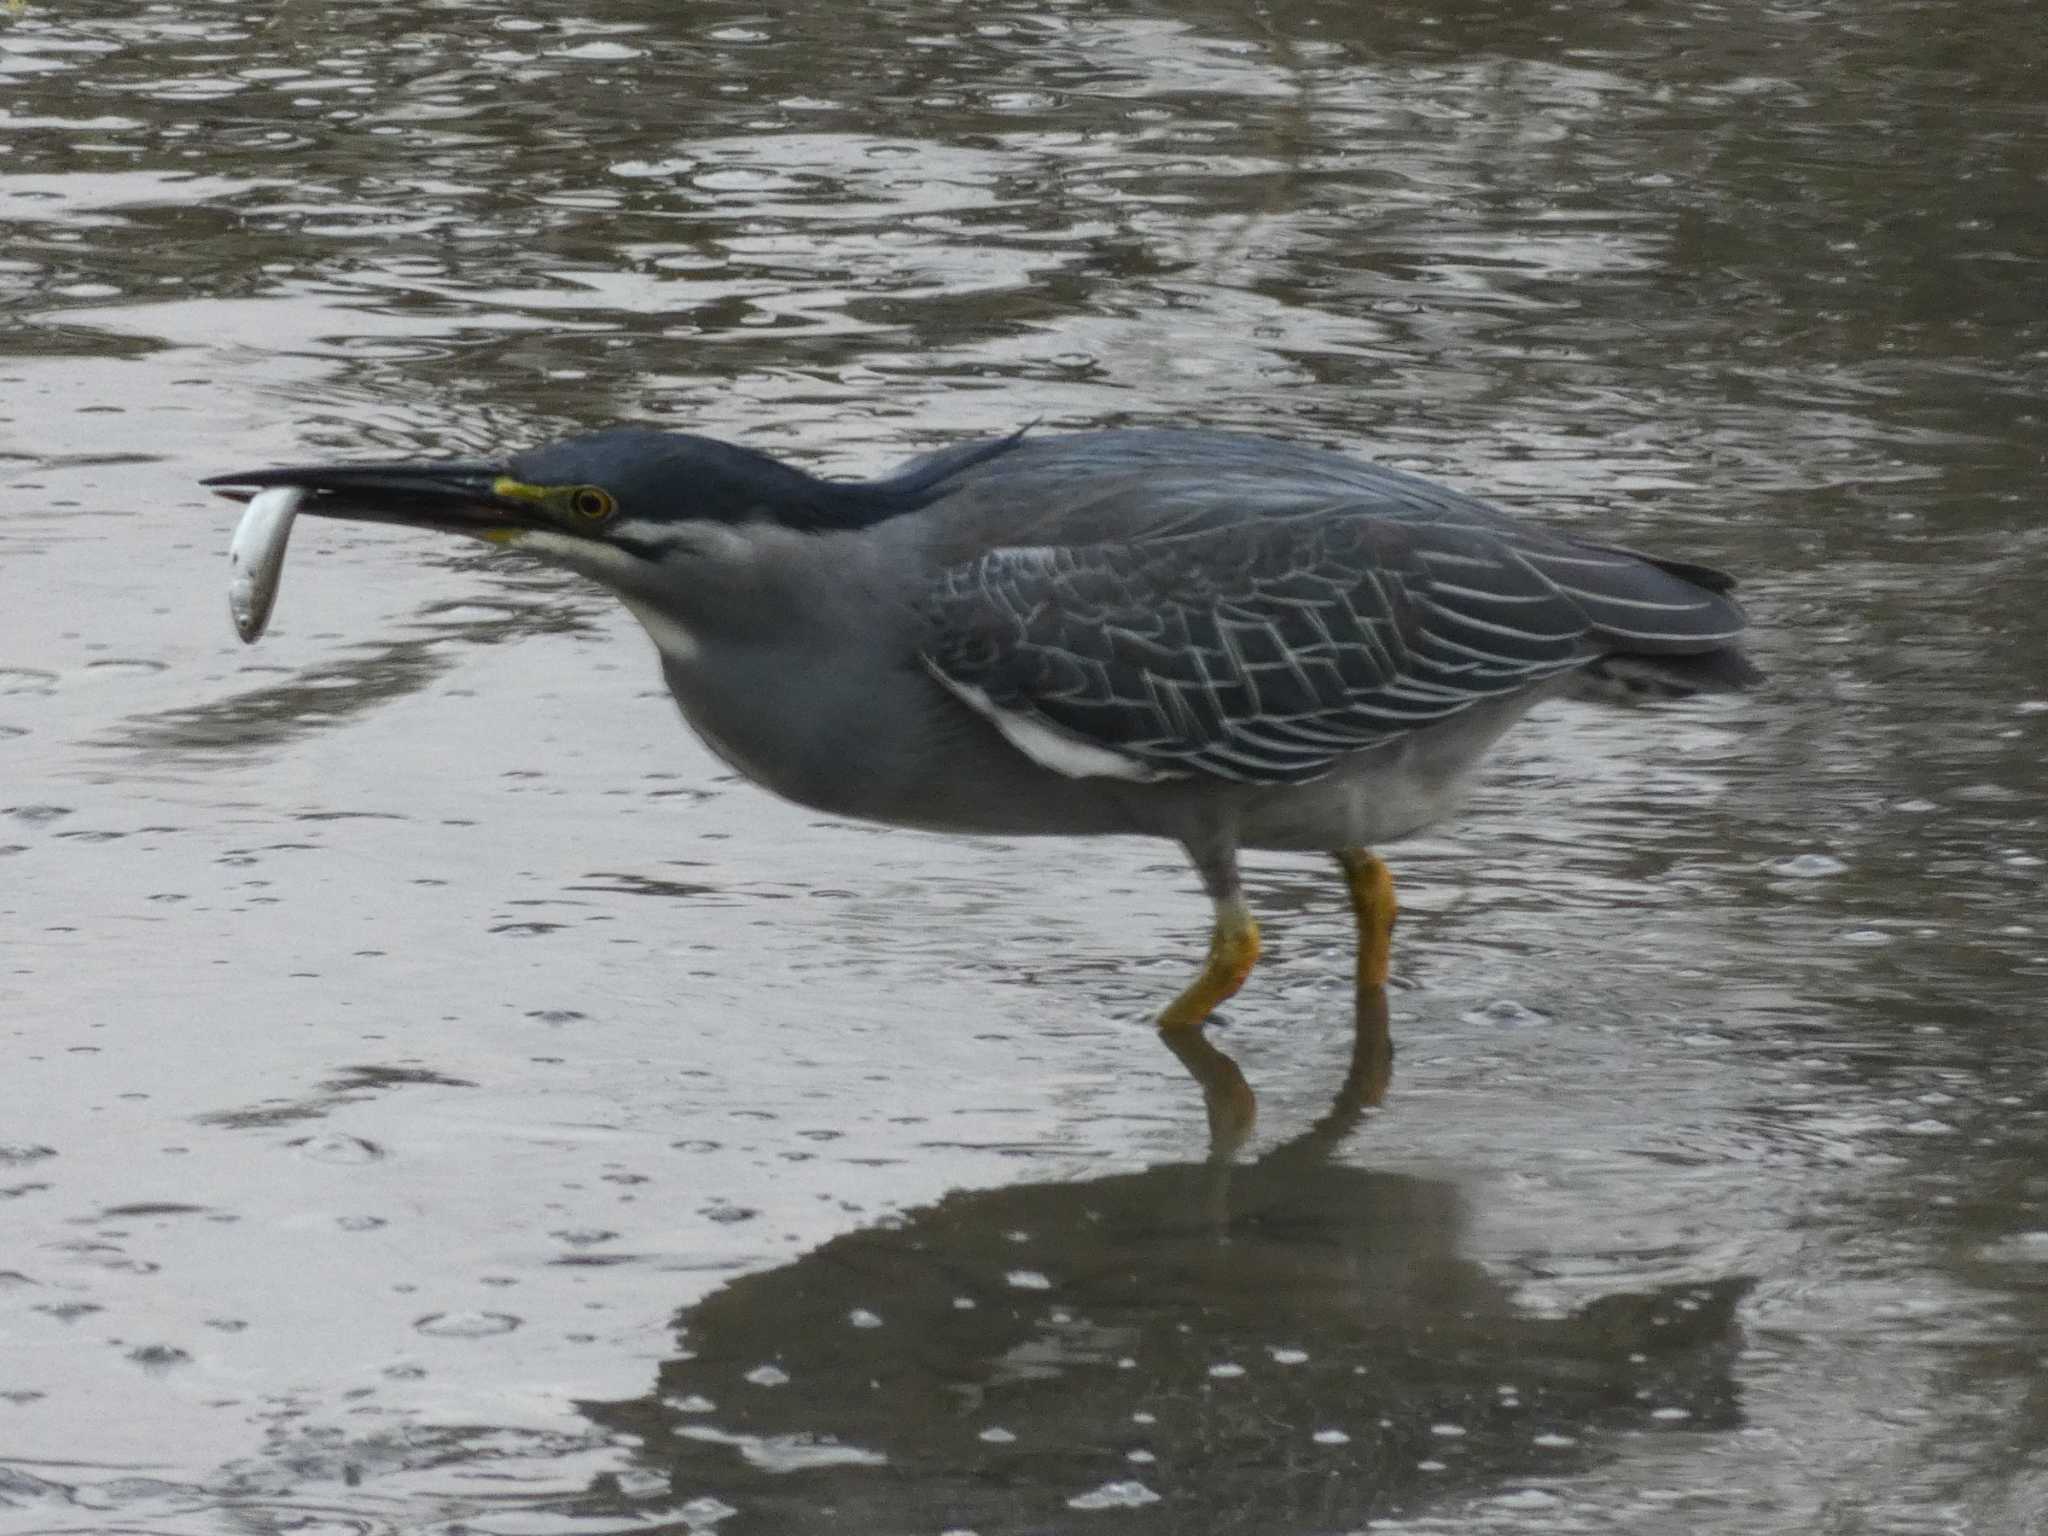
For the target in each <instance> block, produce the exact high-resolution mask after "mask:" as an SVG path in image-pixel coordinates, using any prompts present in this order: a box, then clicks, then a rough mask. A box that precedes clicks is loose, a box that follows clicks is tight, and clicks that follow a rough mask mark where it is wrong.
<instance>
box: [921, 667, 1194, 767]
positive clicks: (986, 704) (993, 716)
mask: <svg viewBox="0 0 2048 1536" xmlns="http://www.w3.org/2000/svg"><path fill="white" fill-rule="evenodd" d="M926 669H927V670H928V671H929V672H930V673H931V675H932V676H933V677H935V678H937V679H938V680H939V683H940V684H941V685H942V686H943V687H944V688H945V689H946V691H947V692H948V693H950V694H952V695H953V697H955V698H956V699H958V700H959V701H960V702H961V703H963V704H965V705H966V706H967V707H968V708H969V709H971V710H973V711H974V712H975V713H976V714H977V715H980V716H981V717H982V718H983V719H984V720H987V721H988V722H989V723H990V724H991V725H993V726H994V727H995V728H996V729H997V730H999V731H1001V732H1002V733H1003V739H1004V740H1005V741H1007V742H1008V743H1009V744H1010V745H1011V746H1013V747H1015V748H1016V749H1017V750H1018V751H1019V752H1022V753H1023V754H1024V755H1025V756H1026V757H1028V758H1030V759H1031V761H1033V762H1034V763H1036V764H1038V766H1039V767H1041V768H1050V769H1051V770H1052V771H1053V772H1054V773H1057V774H1059V775H1061V776H1062V777H1064V778H1069V779H1127V780H1129V781H1130V782H1131V783H1134V784H1151V783H1155V782H1157V781H1158V780H1160V779H1164V778H1170V777H1173V776H1174V775H1171V774H1168V773H1167V772H1165V771H1164V770H1163V769H1159V768H1154V767H1153V766H1152V765H1151V764H1149V763H1141V762H1139V761H1138V760H1137V759H1136V758H1134V757H1126V756H1124V754H1123V753H1121V752H1112V751H1111V750H1110V749H1109V748H1108V747H1099V746H1097V745H1095V744H1094V743H1093V742H1089V741H1083V740H1082V739H1081V738H1080V737H1078V736H1075V735H1073V734H1071V733H1069V732H1067V731H1063V730H1061V729H1060V728H1059V727H1058V726H1055V725H1050V724H1048V723H1047V722H1045V721H1043V720H1040V719H1038V718H1036V717H1035V716H1032V715H1027V714H1024V713H1023V712H1021V711H1019V710H1014V709H1004V708H1003V707H1002V706H1001V705H1000V704H998V703H996V701H995V700H993V699H991V698H990V697H989V696H988V693H987V691H986V690H985V689H981V688H976V687H974V686H972V685H971V684H968V683H962V682H959V681H956V680H955V679H953V678H950V677H948V676H946V674H945V673H943V672H941V671H940V670H939V669H938V668H937V667H934V666H931V665H930V664H929V663H927V668H926Z"/></svg>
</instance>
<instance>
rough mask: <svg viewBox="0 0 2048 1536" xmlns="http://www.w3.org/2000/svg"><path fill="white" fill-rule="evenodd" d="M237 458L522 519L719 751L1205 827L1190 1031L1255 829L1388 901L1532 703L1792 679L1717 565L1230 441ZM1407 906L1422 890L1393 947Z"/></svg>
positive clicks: (839, 809) (887, 795)
mask: <svg viewBox="0 0 2048 1536" xmlns="http://www.w3.org/2000/svg"><path fill="white" fill-rule="evenodd" d="M212 483H215V484H225V485H233V486H245V487H246V486H267V485H295V486H300V487H302V488H304V489H306V490H307V491H308V493H309V496H308V499H307V501H306V503H305V505H304V507H303V510H304V511H305V512H308V513H313V514H316V515H317V514H320V513H323V512H324V513H326V514H328V515H332V516H339V517H349V518H357V519H369V520H375V521H386V522H402V523H411V524H416V525H419V524H424V525H427V526H433V527H441V528H448V529H452V530H455V531H467V532H482V531H486V530H488V531H489V532H490V533H491V535H492V537H494V538H495V539H498V540H499V541H501V542H505V541H509V542H513V543H514V544H515V545H516V546H517V547H520V548H523V549H526V550H528V551H530V552H532V553H534V554H536V555H538V556H539V557H540V558H542V559H545V560H549V561H552V562H554V563H557V564H561V565H565V566H568V567H570V568H572V569H575V570H578V571H581V572H583V573H584V574H586V575H588V576H591V577H593V578H594V579H596V580H598V581H600V582H602V583H604V584H605V585H606V586H608V587H610V588H611V589H612V590H613V591H614V592H615V593H616V594H617V595H618V596H619V597H620V598H621V599H622V600H623V601H624V602H625V603H626V605H627V607H628V608H629V609H630V610H631V611H632V612H633V613H634V615H635V616H636V617H638V618H639V619H640V620H641V622H642V624H643V625H644V626H645V627H646V629H647V631H648V633H649V634H650V635H651V636H652V637H653V639H654V641H655V643H656V645H657V646H658V647H659V649H660V651H661V655H662V669H663V675H664V677H665V679H666V680H667V682H668V685H669V688H670V691H671V692H672V693H673V694H674V696H675V698H676V701H677V702H678V704H679V705H680V706H681V708H682V711H683V713H684V715H685V716H686V717H687V718H688V719H689V721H690V722H691V724H692V725H693V726H694V727H695V728H696V729H697V731H698V733H699V734H700V735H701V736H702V738H703V739H704V740H705V741H706V743H707V744H709V745H710V747H711V748H712V750H713V751H715V752H716V753H718V754H719V755H720V756H721V757H723V758H724V759H725V760H726V761H727V762H728V763H730V764H732V765H733V766H734V767H736V768H738V769H739V770H740V771H741V772H743V773H745V774H746V775H747V776H748V777H750V778H753V779H755V780H756V781H758V782H760V783H762V784H764V785H766V786H768V787H769V788H771V789H774V790H776V791H778V792H779V793H782V794H784V795H786V796H788V797H789V798H791V799H794V800H797V801H799V802H802V803H804V804H807V805H811V806H815V807H818V808H820V809H823V810H826V811H828V812H833V813H838V814H845V815H852V816H860V817H867V818H871V819H874V820H878V821H883V822H889V823H894V824H900V825H910V826H919V827H929V828H937V829H943V830H951V831H966V832H989V833H1006V834H1014V833H1068V834H1095V833H1106V832H1135V833H1144V834H1150V835H1155V836H1162V837H1169V838H1173V839H1175V840H1176V841H1178V842H1180V843H1181V844H1183V845H1184V846H1185V847H1186V848H1187V849H1188V851H1189V853H1190V855H1191V857H1192V858H1193V859H1194V861H1195V863H1196V865H1197V867H1198V868H1199V869H1200V870H1201V872H1202V874H1203V877H1204V881H1205V884H1206V885H1207V887H1208V889H1209V891H1210V893H1211V895H1212V896H1214V897H1215V898H1216V900H1217V903H1218V912H1219V919H1218V922H1219V926H1218V934H1219V939H1218V945H1219V946H1220V947H1219V948H1218V949H1216V950H1215V951H1213V952H1212V957H1211V967H1210V971H1209V972H1205V980H1204V982H1203V983H1201V984H1199V985H1198V987H1197V989H1193V990H1191V992H1190V993H1189V994H1188V995H1187V996H1186V997H1184V998H1183V999H1182V1004H1184V1005H1185V1007H1183V1006H1182V1004H1177V1005H1176V1009H1177V1010H1178V1012H1176V1011H1175V1010H1169V1018H1170V1021H1171V1022H1172V1024H1173V1025H1174V1027H1178V1026H1179V1025H1180V1024H1182V1023H1186V1022H1190V1021H1193V1020H1198V1019H1199V1017H1200V1016H1201V1014H1202V1013H1204V1012H1206V1009H1207V1007H1208V1006H1210V1005H1211V1004H1212V1003H1213V1000H1214V998H1215V997H1216V996H1220V995H1227V992H1228V990H1229V989H1230V988H1231V987H1234V986H1235V984H1236V982H1235V981H1228V984H1227V985H1226V984H1225V981H1226V980H1227V977H1226V975H1225V973H1226V972H1228V973H1230V974H1233V975H1236V976H1237V979H1240V980H1241V979H1242V976H1241V969H1242V968H1248V966H1249V963H1250V962H1249V960H1247V959H1245V958H1244V956H1245V955H1246V954H1247V953H1249V954H1255V953H1256V931H1255V927H1254V926H1253V925H1251V922H1250V919H1249V917H1248V915H1246V914H1245V913H1244V911H1243V907H1242V900H1241V897H1240V895H1239V894H1238V883H1237V875H1236V867H1235V854H1236V850H1237V849H1238V848H1240V847H1266V848H1283V849H1321V850H1329V851H1333V852H1338V853H1339V854H1340V855H1341V856H1342V858H1343V859H1345V860H1348V861H1349V862H1347V863H1346V869H1347V878H1352V879H1353V881H1354V884H1353V891H1354V900H1355V901H1359V902H1364V903H1365V904H1366V905H1364V906H1361V907H1360V912H1361V924H1362V925H1364V924H1366V922H1367V908H1368V907H1369V906H1371V905H1372V902H1373V901H1374V900H1376V899H1377V898H1372V897H1371V896H1370V894H1369V893H1367V894H1361V892H1365V890H1366V887H1365V885H1362V884H1360V883H1358V882H1359V881H1363V880H1366V879H1367V877H1366V876H1365V875H1362V874H1359V873H1358V871H1360V870H1363V869H1365V868H1366V865H1365V864H1364V863H1363V862H1361V861H1362V859H1363V855H1362V854H1359V853H1358V850H1360V849H1362V848H1364V847H1365V846H1367V845H1370V844H1373V843H1377V842H1382V841H1386V840H1388V839H1392V838H1396V837H1401V836H1404V835H1406V834H1408V833H1411V832H1414V831H1416V830H1418V829H1419V828H1421V827H1423V826H1425V825H1428V824H1429V823H1431V822H1433V821H1435V820H1437V819H1439V818H1440V817H1442V816H1444V815H1446V814H1448V813H1449V811H1450V810H1452V809H1453V808H1454V807H1455V805H1456V804H1457V802H1458V800H1459V798H1460V797H1461V795H1462V793H1463V791H1464V789H1465V786H1466V784H1467V782H1468V780H1469V778H1470V776H1471V773H1472V771H1473V769H1474V767H1475V765H1476V764H1477V763H1478V761H1479V760H1480V758H1481V757H1482V756H1483V754H1484V752H1485V750H1486V748H1487V747H1488V746H1489V745H1490V744H1491V743H1492V742H1493V741H1494V740H1495V739H1496V738H1497V737H1498V736H1499V734H1500V733H1501V732H1502V731H1503V730H1505V729H1506V728H1507V727H1508V726H1510V725H1511V724H1513V722H1514V721H1515V720H1516V719H1518V718H1519V717H1520V716H1521V714H1522V713H1523V712H1524V711H1526V710H1527V709H1528V708H1529V707H1531V706H1532V705H1533V704H1535V703H1537V702H1538V701H1540V700H1541V699H1543V698H1546V697H1550V696H1553V695H1555V694H1557V693H1559V692H1561V691H1564V690H1566V689H1570V688H1590V689H1591V690H1592V691H1594V692H1601V693H1613V692H1635V693H1650V694H1656V695H1664V696H1671V695H1680V694H1686V693H1693V692H1700V691H1708V690H1719V689H1729V688H1739V687H1743V686H1746V685H1748V684H1749V683H1752V682H1754V681H1755V680H1756V679H1757V676H1758V674H1757V672H1756V670H1755V669H1754V668H1753V667H1752V666H1751V665H1750V664H1749V662H1748V661H1747V659H1746V658H1745V657H1744V656H1743V655H1742V652H1741V650H1740V648H1739V646H1738V644H1737V640H1738V637H1739V635H1740V633H1741V631H1742V628H1743V617H1742V613H1741V610H1740V609H1739V608H1738V607H1737V605H1736V603H1735V601H1734V600H1733V598H1732V597H1731V596H1730V595H1729V593H1730V590H1731V588H1732V587H1733V582H1732V581H1731V580H1730V579H1729V578H1728V577H1727V576H1725V575H1723V574H1722V573H1720V572H1718V571H1715V570H1712V569H1710V568H1708V567H1705V566H1699V565H1694V564H1690V563H1687V562H1684V561H1677V560H1670V559H1665V558H1661V557H1657V556H1650V555H1642V554H1637V553H1635V552H1633V551H1630V550H1626V549H1621V548H1617V547H1614V546H1611V545H1607V544H1602V543H1598V542H1595V541H1591V540H1588V539H1585V538H1582V537H1579V536H1578V535H1576V534H1572V533H1566V532H1562V531H1558V530H1552V529H1546V528H1544V527H1542V526H1541V525H1538V524H1534V523H1530V522H1526V521H1523V520H1520V519H1516V518H1511V517H1509V516H1508V515H1506V514H1505V513H1503V512H1501V511H1500V510H1498V509H1497V508H1494V507H1492V506H1489V505H1488V504H1487V503H1485V502H1483V501H1480V500H1478V499H1476V498H1474V497H1471V496H1468V495H1465V494H1462V493H1460V492H1457V491H1453V490H1450V489H1447V488H1445V487H1443V486H1440V485H1436V484H1434V483H1432V482H1430V481H1427V480H1423V479H1420V478H1418V477H1416V476H1414V475H1409V474H1403V473H1400V472H1398V471H1394V470H1388V469H1382V468H1379V467H1376V466H1373V465H1370V464H1366V463H1363V462H1361V461H1359V460H1356V459H1352V458H1348V457H1346V456H1344V455H1341V454H1336V453H1330V452H1326V451H1323V450H1320V449H1314V448H1307V447H1302V446H1300V445H1296V444H1291V443H1284V442H1277V441H1273V440H1270V439H1266V438H1257V437H1246V436H1238V435H1233V434H1228V433H1220V432H1204V431H1164V430H1145V431H1109V432H1091V433H1078V434H1070V435H1028V434H1021V433H1020V434H1017V435H1016V436H1013V437H1009V438H1004V439H997V440H989V441H984V442H979V443H970V444H966V445H962V446H959V447H955V448H951V449H948V450H946V451H944V452H942V453H938V454H932V455H927V456H925V457H923V458H920V459H916V460H913V461H912V462H911V463H909V464H906V465H904V466H903V467H902V468H901V469H899V470H898V471H897V472H896V473H895V474H893V475H891V476H888V477H885V478H883V479H880V480H876V481H870V482H848V481H832V480H824V479H820V478H818V477H815V476H812V475H809V474H806V473H804V472H803V471H801V470H799V469H796V468H794V467H793V466H790V465H787V464H784V463H781V462H779V461H777V460H774V459H771V458H768V457H767V456H765V455H761V454H757V453H753V452H751V451H750V450H747V449H744V448H739V447H736V446H734V445H731V444H727V443H720V442H716V441H714V440H711V439H706V438H699V437H691V436H688V435H685V434H675V433H660V432H653V431H649V430H646V429H637V428H632V429H618V430H614V431H611V432H604V433H595V434H591V435H588V436H585V437H581V438H575V439H570V440H568V441H565V442H560V443H555V444H551V445H548V446H546V447H543V448H539V449H535V450H533V451H531V452H529V453H525V454H521V455H518V456H515V457H514V458H512V459H510V460H509V461H507V462H506V463H504V464H487V463H479V462H466V463H460V464H456V463H448V464H440V465H434V464H425V465H422V464H391V465H352V466H338V467H333V466H330V467H324V468H322V467H301V468H288V469H275V470H258V471H253V472H248V473H244V474H239V475H230V476H223V477H220V479H219V480H217V481H215V482H212ZM1367 883H1369V881H1368V882H1367ZM1391 921H1392V908H1391V896H1390V895H1388V896H1387V897H1386V900H1385V911H1384V922H1383V923H1382V922H1381V920H1380V919H1379V918H1374V919H1373V922H1375V923H1380V926H1381V934H1380V943H1381V946H1382V948H1383V944H1384V927H1385V925H1386V924H1390V923H1391ZM1232 935H1234V936H1235V937H1231V936H1232ZM1226 939H1227V940H1228V942H1226ZM1233 944H1234V945H1236V946H1237V947H1236V948H1234V949H1233V948H1231V945H1233ZM1247 946H1249V947H1248V948H1247ZM1225 951H1228V953H1227V954H1226V953H1225ZM1219 957H1221V958H1219ZM1239 961H1243V967H1242V968H1239V967H1238V962H1239ZM1382 964H1383V962H1382ZM1363 975H1364V972H1363V971H1362V972H1361V977H1363ZM1219 978H1224V979H1219ZM1361 984H1362V985H1363V982H1361ZM1203 987H1206V988H1207V990H1206V991H1204V990H1202V989H1203ZM1219 988H1221V989H1222V990H1221V991H1219V990H1218V989H1219ZM1204 999H1206V1001H1204Z"/></svg>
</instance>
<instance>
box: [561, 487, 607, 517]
mask: <svg viewBox="0 0 2048 1536" xmlns="http://www.w3.org/2000/svg"><path fill="white" fill-rule="evenodd" d="M569 506H570V509H571V510H572V511H574V512H575V514H576V515H577V516H578V517H580V518H583V519H584V520H586V521H588V522H593V523H601V522H603V521H604V520H605V519H606V518H608V517H610V516H611V515H612V514H613V513H614V512H616V511H618V509H619V504H618V503H617V502H616V501H614V500H612V493H611V492H610V491H607V490H604V489H603V488H601V487H599V486H595V485H585V486H579V487H578V488H577V489H576V490H575V491H573V492H572V493H570V496H569Z"/></svg>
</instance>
